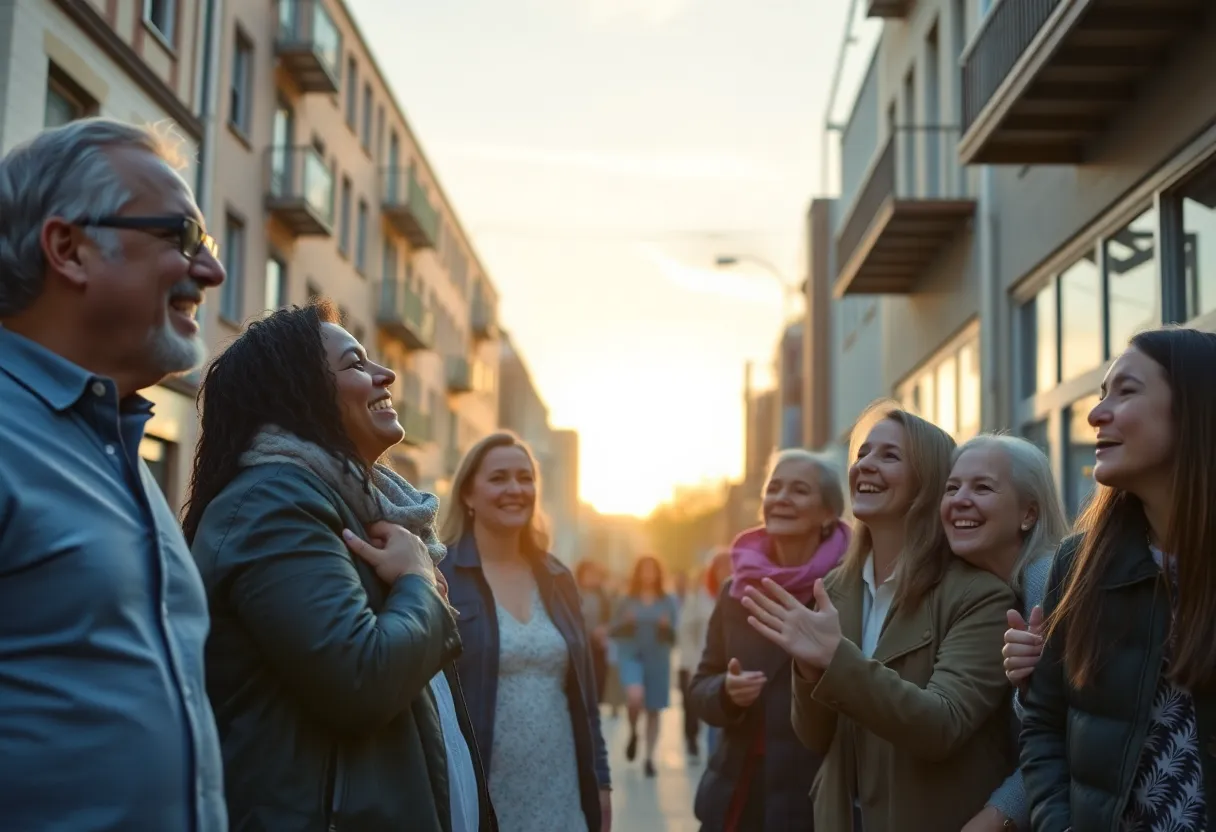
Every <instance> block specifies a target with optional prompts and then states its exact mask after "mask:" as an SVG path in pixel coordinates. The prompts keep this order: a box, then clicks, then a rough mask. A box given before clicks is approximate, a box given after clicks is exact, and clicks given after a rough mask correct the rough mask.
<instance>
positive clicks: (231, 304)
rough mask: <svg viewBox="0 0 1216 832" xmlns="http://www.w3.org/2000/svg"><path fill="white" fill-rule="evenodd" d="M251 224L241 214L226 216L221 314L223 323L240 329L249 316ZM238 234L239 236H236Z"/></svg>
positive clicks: (219, 310)
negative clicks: (247, 271) (247, 265)
mask: <svg viewBox="0 0 1216 832" xmlns="http://www.w3.org/2000/svg"><path fill="white" fill-rule="evenodd" d="M248 232H249V225H248V223H246V222H245V218H244V217H242V216H241V215H239V214H237V213H235V212H233V211H227V212H225V214H224V248H223V250H222V251H221V252H220V256H221V257H222V259H223V261H224V271H225V273H226V277H225V280H224V282H223V284H222V285H221V286H220V303H219V309H218V314H219V318H220V320H222V321H224V322H225V323H228V324H231V325H232V326H237V327H239V326H240V325H241V321H242V320H243V318H244V315H245V280H246V277H247V275H246V274H245V252H246V247H247V245H248V242H249V236H248ZM234 234H235V236H234Z"/></svg>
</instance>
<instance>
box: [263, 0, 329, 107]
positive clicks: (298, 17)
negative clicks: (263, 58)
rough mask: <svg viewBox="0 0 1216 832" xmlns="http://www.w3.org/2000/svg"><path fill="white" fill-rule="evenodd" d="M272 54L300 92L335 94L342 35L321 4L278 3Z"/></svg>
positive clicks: (313, 0)
mask: <svg viewBox="0 0 1216 832" xmlns="http://www.w3.org/2000/svg"><path fill="white" fill-rule="evenodd" d="M274 51H275V54H276V55H278V56H279V61H280V62H281V63H282V66H283V69H285V70H286V71H287V74H288V75H290V76H291V77H292V78H293V79H294V80H295V82H296V86H298V87H299V88H300V91H301V92H321V93H336V92H337V91H338V80H339V78H340V77H341V67H342V33H341V32H340V31H338V27H337V24H335V23H334V19H333V18H332V17H330V15H329V12H328V11H327V10H326V9H325V4H324V3H323V2H321V0H279V27H278V31H277V32H276V34H275V41H274Z"/></svg>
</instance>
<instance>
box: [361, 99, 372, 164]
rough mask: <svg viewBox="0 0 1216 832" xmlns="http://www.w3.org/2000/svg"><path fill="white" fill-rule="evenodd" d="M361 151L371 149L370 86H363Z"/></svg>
mask: <svg viewBox="0 0 1216 832" xmlns="http://www.w3.org/2000/svg"><path fill="white" fill-rule="evenodd" d="M360 132H361V133H362V134H363V149H364V150H367V151H370V150H371V149H372V85H371V84H364V85H363V129H362V130H361V131H360Z"/></svg>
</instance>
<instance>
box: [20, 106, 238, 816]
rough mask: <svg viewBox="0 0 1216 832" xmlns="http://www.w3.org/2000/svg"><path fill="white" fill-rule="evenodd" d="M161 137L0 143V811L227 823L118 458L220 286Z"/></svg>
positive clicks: (151, 510)
mask: <svg viewBox="0 0 1216 832" xmlns="http://www.w3.org/2000/svg"><path fill="white" fill-rule="evenodd" d="M176 167H177V165H176V160H175V159H174V156H173V154H172V151H171V148H170V147H169V146H168V145H167V144H166V143H165V142H164V141H162V139H161V138H160V137H159V136H158V135H157V134H156V133H154V132H152V131H150V130H146V129H144V128H140V127H135V126H131V125H127V124H122V123H120V122H115V121H109V120H104V119H88V120H83V121H77V122H73V123H71V124H69V125H66V126H64V127H61V128H58V129H55V130H48V131H46V132H43V133H42V134H40V135H39V136H37V137H36V138H35V139H33V140H32V141H31V142H29V143H27V144H25V145H23V146H21V147H18V148H16V149H15V150H13V151H12V152H11V153H9V154H8V155H7V156H6V157H4V158H3V159H0V402H3V405H0V610H3V614H2V615H0V827H2V828H4V829H12V830H23V832H36V831H37V830H72V832H103V831H104V832H120V830H121V832H178V830H189V831H190V832H219V831H220V830H224V829H226V827H227V820H226V816H225V809H224V801H223V777H222V771H221V762H220V753H219V743H218V741H217V739H216V729H215V720H214V717H213V716H212V713H211V708H210V705H209V704H208V701H207V696H206V693H205V688H204V679H203V646H204V642H205V640H206V638H207V631H208V614H207V601H206V596H205V594H204V591H203V586H202V583H201V581H200V579H199V575H198V571H197V570H196V568H195V565H194V562H193V560H192V559H191V556H190V550H189V549H188V548H187V547H186V543H185V540H184V539H183V537H182V533H181V530H180V527H179V526H178V523H177V520H176V518H175V517H174V516H173V512H172V511H171V510H170V508H169V505H168V503H166V501H165V498H164V496H163V495H162V494H161V492H160V489H159V488H158V487H157V485H156V482H155V480H153V479H152V476H151V474H150V473H149V471H148V469H147V467H146V466H145V465H144V463H143V461H142V460H141V459H140V456H139V445H140V441H141V439H142V437H143V432H144V426H145V424H146V423H147V421H148V419H149V417H150V416H151V404H150V403H149V402H148V401H147V400H146V399H144V398H142V397H140V396H139V395H138V392H137V391H139V390H141V389H143V388H145V387H149V386H152V385H154V384H156V383H158V382H159V381H161V380H162V379H163V378H165V377H166V376H168V375H172V374H174V373H181V372H185V371H188V370H190V369H192V368H194V367H196V366H198V365H199V364H200V363H201V362H202V360H203V357H204V355H203V346H202V341H201V339H200V337H199V329H198V324H197V322H196V321H195V314H196V311H197V308H198V305H199V303H201V302H202V300H203V294H204V291H205V290H206V289H208V288H211V287H214V286H218V285H219V284H220V283H221V282H223V280H224V270H223V267H222V266H221V265H220V263H219V262H218V261H217V260H216V247H215V242H214V241H213V240H212V239H211V237H209V236H208V235H207V234H206V232H205V231H204V228H203V220H202V216H201V214H200V213H199V209H198V206H197V205H195V202H194V198H193V196H192V195H191V192H190V188H189V186H187V184H186V183H185V181H184V180H183V179H182V178H181V176H180V175H179V174H178V172H177V170H176Z"/></svg>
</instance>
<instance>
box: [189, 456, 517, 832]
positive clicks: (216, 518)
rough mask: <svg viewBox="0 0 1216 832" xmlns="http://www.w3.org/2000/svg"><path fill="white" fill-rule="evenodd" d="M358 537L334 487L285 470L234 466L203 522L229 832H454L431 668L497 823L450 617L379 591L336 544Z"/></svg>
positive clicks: (399, 592) (429, 598)
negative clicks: (448, 693) (442, 678)
mask: <svg viewBox="0 0 1216 832" xmlns="http://www.w3.org/2000/svg"><path fill="white" fill-rule="evenodd" d="M343 528H349V529H351V530H352V531H354V532H355V533H356V534H363V528H362V526H361V524H360V523H359V522H358V520H357V519H356V518H355V516H354V513H353V512H352V511H351V510H350V508H349V507H348V506H347V505H346V504H345V503H344V502H343V501H342V499H341V498H340V497H339V496H338V494H337V492H335V491H334V490H332V489H331V488H329V486H327V485H326V484H325V483H323V482H322V481H321V480H320V479H318V478H317V477H315V476H314V475H313V474H311V473H309V472H308V471H305V470H304V469H303V468H300V467H298V466H295V465H286V464H280V465H259V466H255V467H252V468H247V469H245V470H243V471H242V472H241V473H240V474H239V475H238V476H237V477H236V478H235V479H233V481H232V482H231V483H229V484H228V486H227V487H226V488H225V489H224V490H223V491H222V492H221V493H220V494H219V495H218V496H217V497H216V498H215V500H213V501H212V502H211V504H210V505H209V506H208V507H207V509H206V511H205V512H204V513H203V516H202V519H201V521H200V524H199V527H198V532H197V534H196V535H195V538H194V543H193V547H192V549H193V552H194V556H195V559H196V560H197V561H198V565H199V570H200V571H201V572H202V575H203V580H204V581H205V583H206V586H207V595H208V599H209V601H210V607H211V621H212V626H211V636H210V638H209V640H208V642H207V693H208V695H209V696H210V697H211V703H212V706H213V708H214V710H215V715H216V722H217V723H218V726H219V734H220V741H221V745H222V748H223V753H224V777H225V790H226V796H227V800H228V816H229V819H230V823H231V828H232V830H233V832H282V830H293V832H348V831H349V832H401V830H404V829H409V830H411V832H451V828H452V821H451V812H450V807H449V791H448V776H447V774H448V773H447V755H446V751H445V749H444V741H443V730H442V727H441V724H440V718H439V713H438V711H437V709H436V704H435V700H434V697H433V696H432V694H431V691H430V686H429V683H430V680H431V678H432V677H434V676H435V675H436V674H437V673H439V672H440V671H441V670H442V671H443V672H444V673H445V675H446V676H447V679H448V682H449V684H450V686H451V688H452V695H453V699H455V701H456V710H457V716H458V718H459V720H460V724H461V728H462V729H463V734H464V736H465V738H466V739H467V741H468V743H469V746H470V750H471V751H472V752H473V763H474V767H475V769H476V771H477V780H478V792H479V797H480V801H479V802H480V807H481V824H480V828H481V829H482V830H492V829H495V828H496V827H495V822H494V817H493V812H492V811H491V809H490V802H489V794H488V792H487V790H486V783H485V776H484V773H483V772H482V768H481V763H480V759H479V757H478V754H477V748H476V745H475V743H474V740H473V730H472V726H471V724H470V722H469V719H468V714H467V711H466V709H465V706H464V697H463V694H462V693H461V689H460V684H459V680H458V679H457V677H456V673H455V671H454V668H453V663H454V661H455V659H456V657H457V656H458V655H459V654H460V638H459V636H458V634H457V629H456V622H455V620H454V619H453V617H452V615H451V613H450V612H449V611H448V610H447V608H446V606H445V605H444V604H443V601H442V600H441V599H440V597H439V595H438V593H437V592H436V591H435V589H434V587H433V586H432V585H431V583H430V582H429V581H427V580H426V579H425V578H422V577H419V576H417V575H406V576H404V577H402V578H400V579H399V580H397V581H396V582H395V583H394V584H393V585H392V586H388V585H386V584H384V583H383V582H381V581H380V580H379V579H378V578H377V577H376V575H375V573H374V572H373V571H372V570H371V568H370V567H368V566H367V565H366V564H364V563H363V562H361V561H356V560H354V559H352V558H351V556H350V554H349V553H348V552H347V549H346V545H345V544H344V543H343V542H342V538H341V533H342V529H343Z"/></svg>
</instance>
